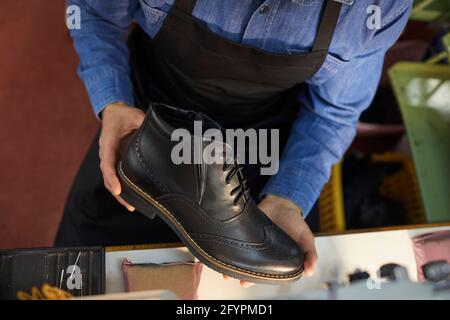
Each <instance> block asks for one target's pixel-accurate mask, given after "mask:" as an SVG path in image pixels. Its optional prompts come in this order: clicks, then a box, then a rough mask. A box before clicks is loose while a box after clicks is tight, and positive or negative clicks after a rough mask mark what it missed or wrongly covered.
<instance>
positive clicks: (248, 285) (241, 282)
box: [240, 280, 255, 288]
mask: <svg viewBox="0 0 450 320" xmlns="http://www.w3.org/2000/svg"><path fill="white" fill-rule="evenodd" d="M240 284H241V286H242V287H244V288H250V287H252V286H254V285H255V284H254V283H253V282H248V281H245V280H241V281H240Z"/></svg>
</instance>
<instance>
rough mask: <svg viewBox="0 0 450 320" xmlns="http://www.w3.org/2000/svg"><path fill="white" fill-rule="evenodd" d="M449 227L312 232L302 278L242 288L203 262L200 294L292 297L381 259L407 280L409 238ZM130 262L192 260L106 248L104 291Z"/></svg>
mask: <svg viewBox="0 0 450 320" xmlns="http://www.w3.org/2000/svg"><path fill="white" fill-rule="evenodd" d="M440 230H450V226H446V227H438V228H424V229H414V230H396V231H381V232H367V233H359V234H348V235H340V236H328V237H317V238H316V247H317V250H318V255H319V261H318V265H317V267H316V272H315V274H314V276H313V277H312V278H306V277H304V278H302V279H300V280H299V281H297V282H295V283H294V284H291V285H283V286H269V285H254V286H253V287H251V288H247V289H245V288H242V287H241V286H240V285H239V282H238V281H237V280H230V281H225V280H223V278H222V276H221V275H220V274H218V273H217V272H214V271H212V270H211V269H209V268H207V267H204V268H203V273H202V278H201V281H200V286H199V298H200V299H275V298H277V297H281V296H282V297H285V298H286V297H289V298H293V299H295V298H296V297H300V296H301V295H302V293H303V294H304V293H305V292H308V291H311V290H317V289H319V288H321V285H322V284H323V283H324V282H325V281H329V280H344V279H345V276H346V275H347V274H349V273H352V272H354V271H355V269H357V268H360V269H363V270H367V271H370V270H373V272H376V270H377V269H378V268H379V267H380V266H381V265H383V264H385V263H398V264H400V265H402V266H404V267H406V268H407V270H408V273H409V276H410V277H411V279H412V280H416V279H417V273H416V263H415V258H414V252H413V248H412V244H411V238H412V237H414V236H417V235H419V234H424V233H429V232H433V231H440ZM123 258H127V259H128V260H130V261H132V262H135V263H144V262H147V263H148V262H153V263H161V262H174V261H187V260H188V261H192V260H193V256H192V255H191V254H190V253H189V252H188V250H187V249H186V248H171V249H150V250H133V251H117V252H109V253H106V292H107V293H114V292H121V291H123V288H124V287H123V277H122V272H121V268H120V266H121V262H122V260H123Z"/></svg>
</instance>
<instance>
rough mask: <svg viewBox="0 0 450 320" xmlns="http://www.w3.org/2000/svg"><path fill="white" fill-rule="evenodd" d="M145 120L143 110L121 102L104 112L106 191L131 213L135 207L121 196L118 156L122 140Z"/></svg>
mask: <svg viewBox="0 0 450 320" xmlns="http://www.w3.org/2000/svg"><path fill="white" fill-rule="evenodd" d="M144 118H145V113H144V112H143V111H142V110H140V109H138V108H134V107H130V106H128V105H126V104H124V103H121V102H116V103H112V104H110V105H108V106H107V107H106V108H105V109H103V111H102V130H101V134H100V139H99V145H100V151H99V156H100V170H101V171H102V174H103V182H104V184H105V187H106V189H108V190H109V191H110V192H111V193H112V195H113V196H114V197H115V198H116V199H117V201H119V203H120V204H122V205H123V206H124V207H125V208H127V209H128V210H129V211H134V207H133V206H132V205H130V204H129V203H128V202H126V201H125V200H124V199H123V198H122V197H120V196H119V195H120V193H121V186H120V182H119V179H118V178H117V172H116V164H117V155H118V152H119V148H120V144H121V141H122V139H123V138H124V137H126V136H128V135H129V134H131V133H132V132H134V131H135V130H137V129H138V128H139V127H140V125H141V124H142V121H143V120H144Z"/></svg>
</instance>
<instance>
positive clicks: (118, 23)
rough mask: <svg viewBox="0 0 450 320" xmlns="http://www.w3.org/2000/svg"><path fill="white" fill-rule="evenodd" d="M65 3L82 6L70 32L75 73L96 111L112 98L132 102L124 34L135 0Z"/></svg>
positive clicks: (128, 25)
mask: <svg viewBox="0 0 450 320" xmlns="http://www.w3.org/2000/svg"><path fill="white" fill-rule="evenodd" d="M67 5H68V6H69V5H77V6H78V7H79V8H80V10H81V23H80V26H81V28H80V29H73V30H71V35H72V38H73V41H74V47H75V50H76V51H77V53H78V56H79V58H80V64H79V68H78V74H79V76H80V78H81V79H82V80H83V82H84V84H85V86H86V89H87V92H88V95H89V98H90V100H91V104H92V106H93V109H94V112H95V114H96V115H97V117H98V116H99V114H100V112H101V111H102V110H103V108H104V107H105V106H107V105H108V104H110V103H113V102H124V103H127V104H129V105H133V104H134V99H133V87H132V83H131V80H130V76H129V74H130V67H129V63H128V48H127V45H126V35H127V32H128V30H129V29H130V26H131V23H132V17H131V14H130V12H131V11H132V10H133V9H134V8H135V6H136V5H137V0H123V1H96V0H67Z"/></svg>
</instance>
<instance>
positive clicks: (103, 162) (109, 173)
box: [99, 136, 121, 196]
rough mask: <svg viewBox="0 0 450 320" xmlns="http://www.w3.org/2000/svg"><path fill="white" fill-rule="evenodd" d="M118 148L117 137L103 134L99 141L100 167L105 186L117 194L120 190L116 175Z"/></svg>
mask: <svg viewBox="0 0 450 320" xmlns="http://www.w3.org/2000/svg"><path fill="white" fill-rule="evenodd" d="M118 149H119V139H118V138H114V137H108V136H105V137H104V138H103V137H102V138H101V141H100V150H99V156H100V169H101V171H102V174H103V180H104V183H105V187H106V188H108V190H109V191H110V192H111V193H112V194H114V195H116V196H118V195H119V194H120V192H121V187H120V182H119V179H118V178H117V175H116V161H117V156H116V155H117V151H118Z"/></svg>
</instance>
